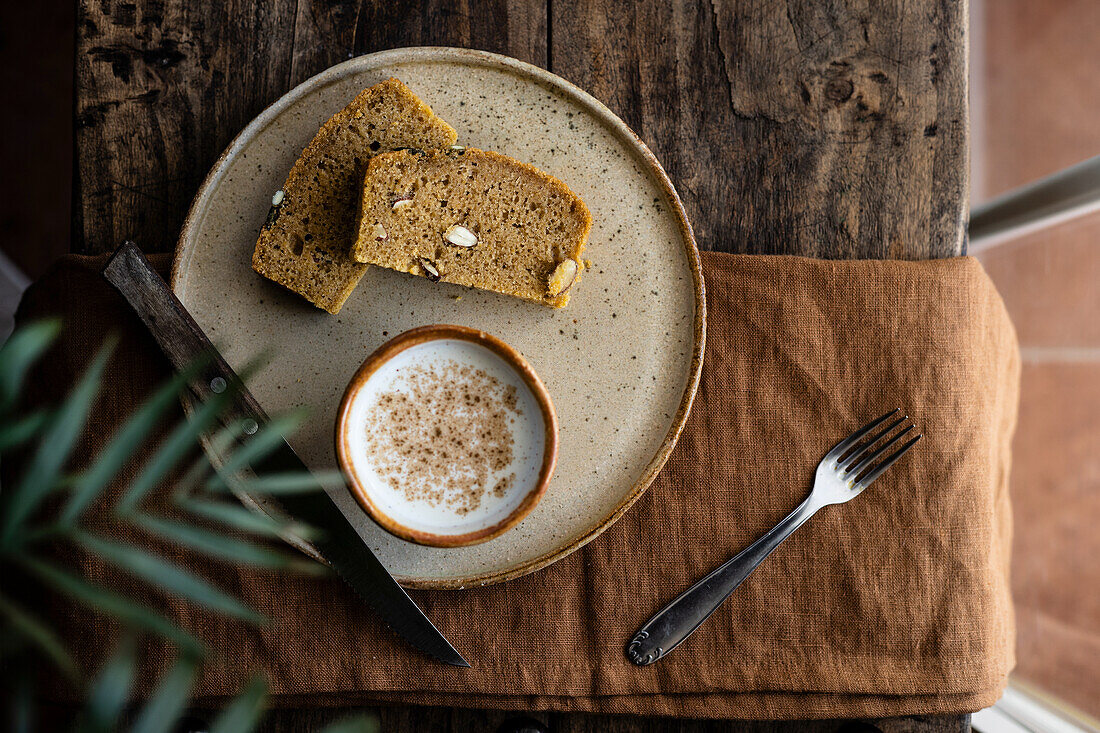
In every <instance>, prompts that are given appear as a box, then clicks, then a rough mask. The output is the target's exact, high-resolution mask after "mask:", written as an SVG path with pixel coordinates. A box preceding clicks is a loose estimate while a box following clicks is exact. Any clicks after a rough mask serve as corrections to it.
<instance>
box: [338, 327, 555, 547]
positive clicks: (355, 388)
mask: <svg viewBox="0 0 1100 733" xmlns="http://www.w3.org/2000/svg"><path fill="white" fill-rule="evenodd" d="M441 339H452V340H456V341H468V342H470V343H473V344H477V345H479V346H484V347H485V348H487V349H489V350H490V351H492V352H493V353H494V354H496V355H497V356H499V357H500V358H501V359H503V360H504V362H505V363H506V364H508V366H510V367H511V368H512V369H514V370H515V372H516V373H517V374H518V375H519V376H520V378H521V379H522V380H523V383H524V384H526V385H527V388H528V389H529V390H531V394H532V395H533V396H534V398H535V401H536V402H537V403H538V405H539V411H540V412H541V413H542V420H543V424H544V427H545V440H544V443H543V453H542V466H541V467H540V468H539V479H538V483H536V484H535V486H534V488H532V489H531V490H530V491H528V492H527V495H526V496H524V497H523V501H522V502H520V505H519V506H517V507H516V508H515V509H514V510H512V513H511V514H509V515H508V516H507V517H505V518H504V519H502V520H500V521H499V522H497V523H496V524H494V525H492V526H489V527H486V528H484V529H479V530H477V531H476V532H467V533H466V534H458V535H441V534H434V533H432V532H424V531H421V530H418V529H413V528H412V527H408V526H406V525H403V524H401V523H400V522H398V521H397V520H395V519H394V518H393V517H390V516H388V515H387V514H386V513H385V512H383V511H382V510H381V509H380V508H379V507H378V506H377V505H376V504H375V503H374V502H373V501H371V498H370V493H369V492H368V491H367V489H366V487H364V486H363V485H362V484H361V483H360V482H359V478H358V475H357V474H356V472H355V470H354V466H353V462H352V461H351V460H350V459H349V453H350V451H349V448H348V428H349V426H348V419H349V416H350V414H351V408H352V404H353V403H354V401H355V400H354V397H355V396H356V394H357V393H358V392H359V390H360V389H362V388H363V386H364V385H365V384H366V383H367V380H369V379H370V378H371V377H372V376H373V375H374V373H375V372H377V371H378V369H379V368H381V366H382V365H383V364H385V363H386V362H388V361H389V360H390V359H392V358H394V357H395V356H397V355H398V354H400V353H401V352H402V351H405V350H406V349H409V348H412V347H413V346H418V345H420V344H425V343H428V342H430V341H439V340H441ZM335 440H336V459H337V461H338V462H339V464H340V470H342V471H343V472H344V477H345V478H346V479H347V483H348V489H349V490H350V491H351V493H352V496H354V497H355V500H356V501H358V502H359V505H360V506H361V507H363V510H364V511H365V512H366V513H367V515H368V516H369V517H370V518H371V519H373V520H374V522H375V523H376V524H377V525H378V526H380V527H381V528H382V529H384V530H386V531H387V532H389V533H390V534H392V535H396V536H397V537H400V538H401V539H403V540H408V541H409V542H415V543H416V544H418V545H427V546H428V547H468V546H469V545H477V544H480V543H482V542H488V541H489V540H491V539H493V538H494V537H499V536H500V535H502V534H504V533H505V532H507V531H508V530H510V529H511V528H512V527H515V526H516V525H517V524H519V523H520V522H521V521H523V518H524V517H526V516H527V515H528V514H530V513H531V510H532V509H534V508H535V505H536V504H538V503H539V499H541V498H542V495H543V494H545V493H546V487H547V486H549V485H550V479H551V478H552V477H553V475H554V465H555V464H556V462H557V459H558V417H557V414H556V413H555V411H554V403H553V402H552V401H551V399H550V392H549V391H547V389H546V385H544V384H543V383H542V380H541V379H539V375H538V374H537V373H535V370H534V368H532V367H531V365H530V364H529V363H527V360H526V359H524V358H523V355H522V354H520V353H519V352H518V351H516V349H515V348H513V347H512V346H510V345H509V344H507V343H505V342H504V341H502V340H501V339H499V338H497V337H496V336H493V335H492V334H490V333H486V332H485V331H480V330H478V329H476V328H469V327H467V326H452V325H448V324H436V325H432V326H418V327H417V328H413V329H410V330H408V331H405V332H404V333H400V334H398V335H397V336H394V337H393V338H392V339H390V340H389V341H387V342H386V343H384V344H382V345H381V346H379V347H378V348H377V349H376V350H375V351H374V353H373V354H371V355H370V356H368V357H367V358H366V360H365V361H364V362H363V363H362V365H361V366H360V367H359V369H357V370H356V372H355V375H354V376H352V378H351V381H350V382H348V387H347V389H346V390H344V396H343V397H342V398H341V399H340V408H339V410H338V411H337V413H336V435H335Z"/></svg>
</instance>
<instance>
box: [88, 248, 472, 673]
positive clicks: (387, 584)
mask: <svg viewBox="0 0 1100 733" xmlns="http://www.w3.org/2000/svg"><path fill="white" fill-rule="evenodd" d="M102 274H103V276H104V277H105V278H106V279H107V281H108V282H109V283H111V285H112V286H114V288H115V289H116V290H118V292H119V293H120V294H121V295H122V297H123V298H124V299H125V300H126V302H127V303H129V305H130V307H131V308H133V309H134V311H135V312H136V313H137V315H138V317H139V318H141V320H142V322H143V323H145V326H146V327H147V328H148V329H149V332H150V334H152V336H153V338H154V339H155V340H156V342H157V343H158V344H159V345H160V348H161V350H162V351H163V352H164V355H165V356H167V357H168V361H169V362H171V364H172V366H173V367H174V368H175V369H176V370H177V371H182V370H184V369H185V368H187V367H189V366H191V365H192V364H194V363H195V361H196V359H198V358H200V357H206V360H207V364H208V366H207V367H206V368H205V369H204V370H203V371H202V372H201V373H200V374H197V375H196V376H195V378H194V379H192V380H191V382H190V388H191V390H192V391H193V392H194V393H195V395H196V397H198V398H199V399H206V398H208V397H210V396H211V395H212V394H214V393H215V392H221V391H223V390H224V389H225V388H226V387H227V386H228V385H233V386H234V387H235V388H236V392H235V399H234V402H233V405H232V406H231V407H230V408H229V411H230V413H232V414H230V415H228V417H230V418H233V419H237V418H250V419H252V420H255V421H256V425H257V426H259V425H262V424H264V423H265V422H267V420H268V417H267V413H265V412H264V410H263V408H262V407H261V406H260V403H259V402H258V401H257V400H256V398H255V397H254V396H253V395H252V393H251V392H249V391H248V389H247V388H246V387H245V386H244V384H243V383H242V381H241V379H240V378H239V377H238V376H237V374H236V373H235V372H234V371H233V369H232V368H231V367H230V366H229V364H227V363H226V361H225V360H224V359H223V358H222V357H221V355H220V354H219V353H218V351H217V349H215V348H214V345H213V344H212V343H210V340H209V339H208V338H207V337H206V334H205V333H203V331H202V329H201V328H200V327H199V325H198V323H196V322H195V319H194V318H192V317H191V314H190V313H188V312H187V309H186V308H184V306H183V304H182V303H181V302H180V301H179V299H178V298H176V296H175V294H174V293H173V292H172V291H171V289H170V288H169V287H168V284H167V283H165V282H164V280H163V279H161V277H160V275H158V274H157V273H156V271H155V270H154V269H153V267H152V265H150V264H149V261H148V260H147V259H146V258H145V255H143V254H142V253H141V250H139V249H138V247H137V245H135V244H134V243H133V242H130V241H127V242H124V243H123V244H122V245H121V246H119V247H118V249H116V250H115V252H114V254H112V255H111V258H110V259H109V260H108V261H107V264H106V265H104V267H103V270H102ZM253 432H254V431H253ZM253 468H254V469H255V470H256V471H257V472H258V473H265V472H278V473H282V472H287V471H295V472H301V471H308V468H307V467H306V465H305V463H304V462H303V461H302V459H301V458H299V457H298V455H297V454H296V453H295V452H294V450H293V449H292V448H291V447H290V445H289V444H288V443H287V442H286V441H285V440H284V441H282V443H281V444H280V445H279V446H278V447H277V448H276V449H275V450H274V451H273V452H272V453H271V454H270V455H269V456H268V457H267V458H266V459H264V460H263V461H258V462H257V463H256V465H254V466H253ZM278 503H279V504H280V506H281V508H282V509H283V510H284V511H286V513H287V514H289V515H290V516H292V517H294V518H296V519H298V520H300V521H302V522H305V523H306V524H308V525H310V526H313V527H316V528H318V529H320V530H321V531H322V532H323V533H324V534H323V536H322V537H319V538H317V539H315V540H314V545H315V547H316V548H317V550H318V552H320V554H321V556H322V557H323V558H325V560H327V561H328V562H329V564H331V565H332V567H333V568H334V569H335V570H336V572H337V573H338V574H339V575H340V577H342V578H343V579H344V581H345V582H346V583H347V584H348V585H350V586H351V587H352V588H353V589H354V590H355V591H356V593H358V594H359V596H360V597H361V598H362V599H363V600H364V601H366V602H367V604H368V605H370V606H371V607H372V608H373V609H374V610H375V611H376V612H377V613H378V615H379V616H381V618H382V619H383V620H384V621H385V622H386V623H387V624H389V626H390V627H391V628H392V629H394V630H395V631H396V632H397V633H398V634H400V635H401V636H403V637H404V638H405V640H406V641H408V642H409V643H410V644H412V645H413V646H414V647H416V648H417V649H420V650H421V651H424V652H426V653H428V654H430V655H431V656H433V657H435V658H436V659H438V660H439V661H441V662H445V663H447V664H450V665H454V666H456V667H469V666H470V665H469V663H468V662H467V661H466V660H465V659H463V658H462V655H461V654H459V653H458V651H457V650H456V649H455V648H454V647H453V646H451V644H450V642H448V641H447V639H446V638H445V637H444V636H443V634H441V633H440V632H439V630H438V629H437V628H436V627H435V625H433V624H432V622H431V621H430V620H429V619H428V617H427V616H425V615H424V612H423V611H421V610H420V607H419V606H417V605H416V603H415V602H414V601H413V600H412V598H410V597H409V594H408V593H406V592H405V589H404V588H402V587H401V586H400V585H399V584H398V583H397V581H396V580H394V579H393V576H392V575H390V574H389V572H388V571H387V570H386V568H385V566H383V565H382V563H381V561H379V559H378V558H377V557H376V556H375V555H374V553H373V552H371V550H370V548H369V547H367V546H366V544H364V542H363V540H362V538H361V537H360V536H359V533H358V532H356V531H355V528H354V527H352V526H351V523H350V522H349V521H348V520H347V518H346V517H345V516H344V514H343V512H341V511H340V509H339V508H338V507H337V506H336V504H335V503H333V501H332V499H331V498H330V497H329V496H328V494H326V493H325V492H323V491H319V492H316V493H309V494H299V495H288V496H281V497H278Z"/></svg>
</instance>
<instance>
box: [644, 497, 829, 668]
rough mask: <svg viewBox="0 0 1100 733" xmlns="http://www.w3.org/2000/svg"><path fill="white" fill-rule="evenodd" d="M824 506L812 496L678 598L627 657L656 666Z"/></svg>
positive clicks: (648, 626)
mask: <svg viewBox="0 0 1100 733" xmlns="http://www.w3.org/2000/svg"><path fill="white" fill-rule="evenodd" d="M822 506H823V504H821V503H819V502H816V501H814V497H813V494H810V496H808V497H806V500H805V501H803V502H802V503H801V504H799V505H798V508H796V509H795V510H794V511H793V512H791V513H790V514H788V515H787V516H786V517H784V518H783V519H782V520H781V521H780V522H779V524H777V525H775V526H774V527H772V528H771V529H770V530H768V532H767V533H766V534H765V535H764V536H763V537H761V538H760V539H758V540H757V541H756V542H753V543H752V544H751V545H749V546H748V547H746V548H745V549H744V550H742V551H741V552H739V553H738V554H737V555H736V556H735V557H734V558H733V559H731V560H727V561H726V562H725V563H723V564H722V565H720V566H719V567H718V568H717V569H716V570H714V571H713V572H711V574H710V575H708V576H707V577H705V578H703V579H702V580H700V581H699V582H697V583H696V584H695V585H693V586H691V587H690V588H688V589H687V590H686V591H684V592H683V593H681V594H680V595H679V596H677V597H676V598H675V599H674V600H673V601H672V602H671V603H669V604H668V605H667V606H665V607H664V608H662V609H661V610H660V611H658V612H657V614H656V615H655V616H654V617H653V618H651V619H650V620H649V621H647V622H646V623H645V624H644V625H643V626H642V628H640V629H638V633H636V634H635V635H634V636H633V637H632V638H631V639H630V642H629V643H628V644H627V647H626V656H627V657H628V658H629V659H630V661H632V662H634V664H637V665H638V666H640V667H644V666H645V665H647V664H653V663H654V662H656V661H657V660H658V659H660V658H661V657H663V656H664V655H666V654H668V653H669V652H670V651H672V650H673V649H675V648H676V647H677V646H679V645H680V643H681V642H683V640H684V639H686V638H688V637H689V636H690V635H691V633H692V632H693V631H695V630H696V629H697V628H699V626H700V625H701V624H702V623H703V622H704V621H706V620H707V619H708V618H709V617H710V615H711V614H712V613H714V612H715V611H716V610H718V607H719V606H721V605H722V602H723V601H725V600H726V599H727V598H729V597H730V594H732V593H733V592H734V591H735V590H737V587H738V586H739V585H741V583H743V582H744V581H745V578H747V577H749V573H751V572H752V571H753V570H754V569H755V568H756V566H757V565H759V564H760V563H762V562H763V561H764V558H766V557H767V556H768V555H770V554H771V553H772V550H774V549H775V548H777V547H779V545H780V543H782V542H783V540H785V539H787V538H788V537H790V536H791V534H792V533H793V532H794V531H795V530H796V529H798V528H799V527H801V526H802V524H803V523H804V522H805V521H806V520H807V519H809V518H810V517H812V516H813V515H814V513H815V512H816V511H817V510H818V509H820V508H821V507H822Z"/></svg>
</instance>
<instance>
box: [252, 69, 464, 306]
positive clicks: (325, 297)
mask: <svg viewBox="0 0 1100 733" xmlns="http://www.w3.org/2000/svg"><path fill="white" fill-rule="evenodd" d="M456 137H457V135H456V133H455V131H454V129H453V128H452V127H451V126H450V125H448V124H447V123H446V122H444V121H443V120H442V119H440V118H439V117H437V116H436V115H435V113H433V112H432V110H431V108H430V107H428V105H426V104H425V103H424V102H422V101H420V99H419V98H417V96H416V95H415V94H413V93H412V91H410V90H409V88H408V87H406V86H405V85H404V84H402V83H401V82H400V81H399V80H397V79H389V80H387V81H384V82H381V83H380V84H375V85H374V86H372V87H370V88H369V89H364V90H363V91H362V92H360V93H359V94H358V95H357V96H356V97H355V99H354V100H352V102H351V103H350V104H348V106H346V107H344V108H343V109H342V110H340V111H339V112H337V113H336V114H335V115H333V116H332V117H331V118H330V119H329V120H328V121H327V122H325V124H324V125H322V126H321V129H320V130H319V131H318V132H317V135H316V136H315V137H314V138H313V140H312V141H311V142H310V143H309V145H307V146H306V148H305V150H303V151H302V155H301V157H299V158H298V160H297V161H296V162H295V163H294V167H293V168H291V170H290V174H289V175H288V176H287V179H286V183H285V184H283V187H282V189H280V190H279V191H277V192H276V193H275V195H274V197H273V198H272V200H271V204H272V205H271V210H270V212H269V214H268V217H267V222H266V223H265V224H264V225H263V228H262V229H261V230H260V236H259V239H258V240H257V242H256V249H255V250H254V252H253V254H252V269H254V270H255V271H256V272H258V273H260V274H261V275H263V276H264V277H266V278H268V279H270V280H274V281H275V282H277V283H279V284H280V285H284V286H286V287H287V288H290V289H291V290H293V291H294V292H296V293H298V294H299V295H301V296H302V297H304V298H305V299H306V300H308V301H309V302H311V303H313V304H314V305H316V306H317V307H319V308H323V309H325V310H327V311H328V312H330V313H338V312H339V311H340V308H341V306H343V304H344V301H346V300H347V299H348V296H350V295H351V292H352V291H353V290H354V289H355V286H356V284H357V283H358V282H359V279H360V278H361V277H362V276H363V273H364V272H366V269H367V268H366V266H365V265H362V264H360V263H358V262H356V261H354V260H353V259H352V258H351V247H352V244H353V243H354V241H355V237H356V232H357V214H358V208H359V197H360V192H361V183H362V180H363V173H364V171H365V170H366V167H367V163H368V161H369V160H370V159H371V158H372V157H373V156H375V155H377V154H378V153H380V152H384V151H387V150H393V149H395V148H402V147H418V148H426V149H427V148H445V147H447V146H449V145H451V144H453V143H454V141H455V139H456Z"/></svg>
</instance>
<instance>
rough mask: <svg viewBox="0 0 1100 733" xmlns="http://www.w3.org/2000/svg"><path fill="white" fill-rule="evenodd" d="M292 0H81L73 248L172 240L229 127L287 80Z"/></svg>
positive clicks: (156, 248) (233, 129)
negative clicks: (177, 0)
mask: <svg viewBox="0 0 1100 733" xmlns="http://www.w3.org/2000/svg"><path fill="white" fill-rule="evenodd" d="M294 5H295V0H271V2H258V1H255V0H239V1H238V2H225V3H222V2H216V3H206V2H195V3H175V2H173V3H168V2H164V1H163V0H145V1H144V2H140V3H134V2H100V0H80V2H79V5H78V8H77V44H76V45H77V48H76V88H77V95H76V109H75V113H76V122H75V128H76V131H75V135H76V161H75V167H76V170H75V172H74V201H73V210H74V216H75V221H74V227H73V239H74V241H73V249H74V251H77V252H86V253H93V252H109V251H111V250H112V249H114V248H115V247H116V246H117V245H118V244H120V243H121V242H122V241H123V240H125V239H133V240H135V241H138V242H141V244H142V247H143V248H144V249H145V251H147V252H165V251H170V250H171V249H172V248H173V247H174V246H175V241H176V236H177V235H178V233H179V230H180V227H181V225H182V222H183V218H184V215H185V214H186V212H187V207H188V206H189V205H190V202H191V198H192V196H194V194H195V191H196V189H197V188H198V185H199V183H200V182H201V181H202V178H203V177H204V176H205V175H206V172H207V170H209V168H210V166H211V164H212V163H213V162H214V160H215V159H216V158H217V156H218V155H219V154H220V153H221V151H222V149H223V148H224V147H225V145H226V144H227V143H228V142H229V140H231V139H232V137H233V136H234V135H235V134H236V133H237V132H238V131H240V129H241V128H242V127H244V126H245V125H246V124H247V123H248V121H249V120H250V119H252V118H253V117H254V116H255V115H256V114H258V113H259V112H260V111H261V110H262V109H263V108H264V107H265V106H266V105H267V104H269V103H270V102H271V101H273V100H274V99H275V98H276V97H278V96H279V94H281V93H282V92H283V91H284V90H285V89H286V85H287V81H288V78H289V74H290V53H289V49H290V45H289V40H290V39H291V37H292V35H293V22H294Z"/></svg>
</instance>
